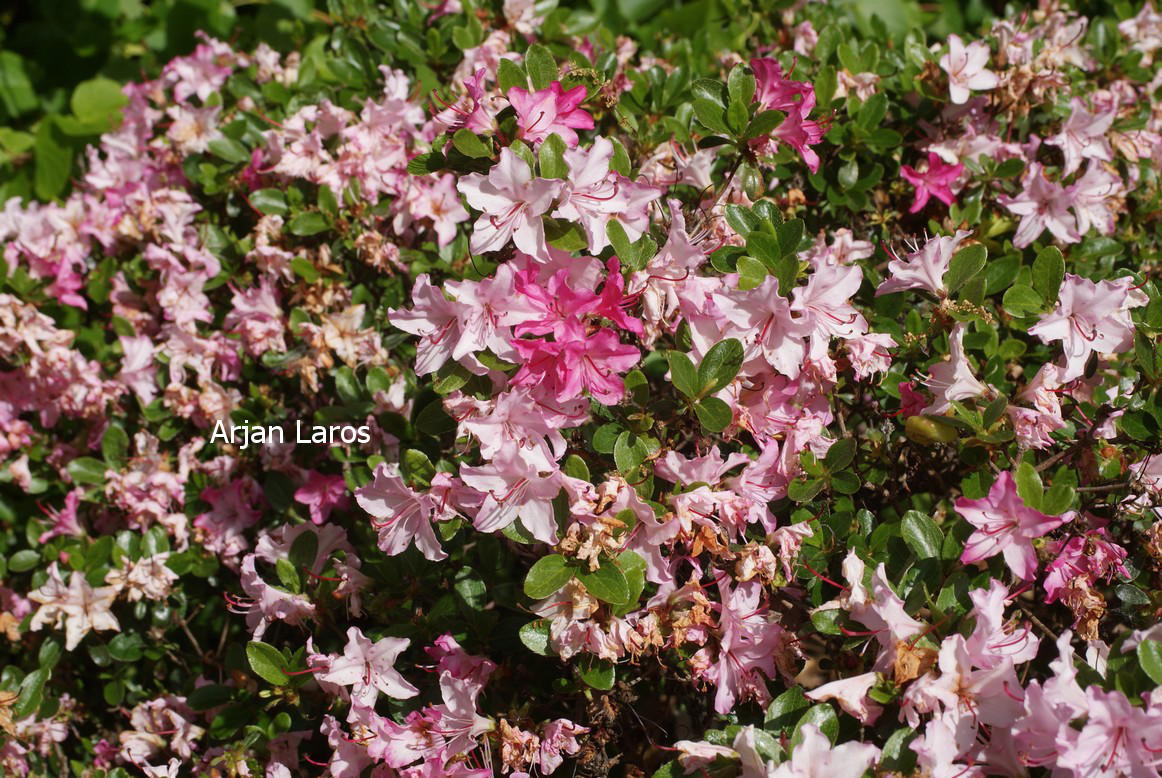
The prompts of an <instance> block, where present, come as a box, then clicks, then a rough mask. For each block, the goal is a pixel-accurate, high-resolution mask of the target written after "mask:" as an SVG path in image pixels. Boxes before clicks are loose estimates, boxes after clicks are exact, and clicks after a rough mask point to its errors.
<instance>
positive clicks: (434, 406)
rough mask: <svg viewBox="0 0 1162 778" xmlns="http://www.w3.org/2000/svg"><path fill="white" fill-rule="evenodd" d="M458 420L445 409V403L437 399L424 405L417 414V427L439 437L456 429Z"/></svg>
mask: <svg viewBox="0 0 1162 778" xmlns="http://www.w3.org/2000/svg"><path fill="white" fill-rule="evenodd" d="M456 427H457V425H456V420H455V419H453V418H452V417H451V416H449V415H448V412H447V411H445V410H444V403H442V402H440V401H439V400H436V401H434V402H430V403H428V404H427V405H425V406H424V409H423V410H422V411H420V412H419V415H417V416H416V428H417V429H419V430H420V431H421V432H426V433H427V434H429V435H431V436H432V437H435V438H438V437H440V436H441V435H447V434H448V433H449V432H455V431H456Z"/></svg>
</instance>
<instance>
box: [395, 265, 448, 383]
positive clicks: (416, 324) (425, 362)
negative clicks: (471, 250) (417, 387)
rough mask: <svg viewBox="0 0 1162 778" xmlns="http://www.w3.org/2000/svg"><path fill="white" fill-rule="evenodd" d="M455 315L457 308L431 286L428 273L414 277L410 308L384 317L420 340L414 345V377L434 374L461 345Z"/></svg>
mask: <svg viewBox="0 0 1162 778" xmlns="http://www.w3.org/2000/svg"><path fill="white" fill-rule="evenodd" d="M457 313H458V311H457V308H456V306H455V305H453V304H452V302H450V301H449V300H448V298H446V297H444V295H443V293H442V292H441V291H440V290H439V289H437V288H436V287H434V286H432V283H431V280H430V279H429V277H428V274H427V273H421V274H420V275H418V276H416V283H415V286H413V287H412V307H411V308H410V309H403V308H401V309H396V308H392V309H389V310H388V316H387V318H388V321H390V322H391V324H392V325H393V326H395V327H398V328H399V329H401V330H403V331H404V332H410V333H411V334H412V335H417V336H419V338H420V342H419V343H418V344H416V364H415V371H416V375H421V376H422V375H427V374H429V373H434V372H436V371H437V370H439V369H440V368H441V367H443V365H444V363H445V362H447V361H448V359H449V358H451V356H452V350H453V348H454V347H455V346H456V344H457V343H459V342H460V327H459V318H458V316H457Z"/></svg>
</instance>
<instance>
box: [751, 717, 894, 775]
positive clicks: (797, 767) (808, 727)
mask: <svg viewBox="0 0 1162 778" xmlns="http://www.w3.org/2000/svg"><path fill="white" fill-rule="evenodd" d="M799 734H800V735H801V736H802V738H803V740H802V742H801V743H799V745H797V746H795V748H794V749H793V750H792V751H791V758H790V759H788V760H787V761H785V762H783V763H782V764H781V765H779V766H778V767H775V768H773V769H771V770H768V771H767V773H766V775H767V777H768V778H860V777H861V776H862V775H863V774H864V773H866V772H867V770H868V768H869V767H871V765H872V762H874V761H876V759H878V758H879V755H880V750H879V749H878V748H876V747H875V746H873V745H872V744H871V743H844V744H843V745H840V746H835V747H832V745H831V741H830V740H829V739H828V737H827V735H824V734H823V732H822V730H820V729H819V727H818V726H816V725H815V724H804V725H803V727H802V728H801V729H800V730H799Z"/></svg>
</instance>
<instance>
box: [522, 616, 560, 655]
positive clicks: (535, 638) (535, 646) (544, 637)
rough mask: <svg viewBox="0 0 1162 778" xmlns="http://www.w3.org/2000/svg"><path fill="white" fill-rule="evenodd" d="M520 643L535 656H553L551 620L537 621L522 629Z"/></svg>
mask: <svg viewBox="0 0 1162 778" xmlns="http://www.w3.org/2000/svg"><path fill="white" fill-rule="evenodd" d="M520 642H522V643H524V644H525V647H526V648H528V650H529V651H532V652H533V653H534V654H539V655H541V656H553V650H552V649H551V648H550V647H549V620H548V619H537V620H536V621H530V622H529V623H528V624H525V625H524V626H523V627H521V628H520Z"/></svg>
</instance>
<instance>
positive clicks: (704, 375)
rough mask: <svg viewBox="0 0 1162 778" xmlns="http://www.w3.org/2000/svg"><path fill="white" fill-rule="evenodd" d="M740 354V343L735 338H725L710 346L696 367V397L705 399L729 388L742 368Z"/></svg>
mask: <svg viewBox="0 0 1162 778" xmlns="http://www.w3.org/2000/svg"><path fill="white" fill-rule="evenodd" d="M742 354H743V352H742V343H741V342H740V341H739V340H738V339H737V338H726V339H725V340H722V341H719V342H718V343H715V344H714V345H713V346H711V347H710V350H709V351H707V352H706V356H705V357H703V358H702V363H701V364H700V365H698V384H699V385H700V386H701V389H699V391H698V396H699V397H706V396H707V395H712V394H714V393H716V392H718V391H720V390H722V389H724V388H726V387H727V386H729V385H730V382H731V381H733V380H734V377H735V376H736V375H738V371H739V369H740V368H741V367H742Z"/></svg>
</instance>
